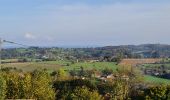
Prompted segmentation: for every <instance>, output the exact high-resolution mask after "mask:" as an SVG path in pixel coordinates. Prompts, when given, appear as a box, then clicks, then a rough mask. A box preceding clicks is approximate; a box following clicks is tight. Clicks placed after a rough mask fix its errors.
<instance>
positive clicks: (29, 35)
mask: <svg viewBox="0 0 170 100" xmlns="http://www.w3.org/2000/svg"><path fill="white" fill-rule="evenodd" d="M25 38H26V39H36V36H35V35H33V34H32V33H26V34H25Z"/></svg>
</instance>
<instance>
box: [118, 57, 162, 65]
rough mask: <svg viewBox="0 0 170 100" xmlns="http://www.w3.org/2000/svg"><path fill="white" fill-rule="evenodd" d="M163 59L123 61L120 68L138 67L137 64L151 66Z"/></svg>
mask: <svg viewBox="0 0 170 100" xmlns="http://www.w3.org/2000/svg"><path fill="white" fill-rule="evenodd" d="M160 61H161V59H159V58H158V59H152V58H149V59H123V60H122V61H121V62H120V63H119V65H120V66H126V65H129V66H136V65H137V64H151V63H156V62H160Z"/></svg>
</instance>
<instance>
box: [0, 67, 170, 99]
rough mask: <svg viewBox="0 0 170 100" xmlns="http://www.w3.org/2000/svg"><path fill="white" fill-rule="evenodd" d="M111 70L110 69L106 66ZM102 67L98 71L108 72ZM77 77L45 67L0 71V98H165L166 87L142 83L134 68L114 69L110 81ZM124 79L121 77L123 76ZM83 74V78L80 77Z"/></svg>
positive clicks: (168, 90) (168, 89)
mask: <svg viewBox="0 0 170 100" xmlns="http://www.w3.org/2000/svg"><path fill="white" fill-rule="evenodd" d="M110 70H111V69H110ZM110 70H108V69H104V70H103V71H102V74H103V75H104V74H107V73H108V72H110ZM84 72H85V71H82V70H81V71H80V73H81V74H79V75H77V77H73V76H72V75H71V74H70V75H68V74H67V72H66V71H64V70H62V69H60V70H58V71H56V73H54V72H53V73H49V72H48V71H47V70H45V69H44V70H35V71H33V72H21V71H19V70H14V69H10V70H2V71H1V72H0V74H1V76H0V100H3V99H37V100H127V99H132V100H169V99H170V86H168V84H167V85H165V84H164V85H158V84H157V85H156V84H148V83H147V84H145V82H144V81H143V77H142V76H140V74H139V73H138V71H135V70H133V71H130V70H128V69H122V68H120V69H118V70H117V71H116V72H114V73H116V75H118V77H115V78H114V80H107V81H103V80H99V79H97V78H95V77H90V76H87V75H86V74H83V73H84ZM125 75H126V76H127V77H128V78H124V76H125ZM83 77H84V78H83Z"/></svg>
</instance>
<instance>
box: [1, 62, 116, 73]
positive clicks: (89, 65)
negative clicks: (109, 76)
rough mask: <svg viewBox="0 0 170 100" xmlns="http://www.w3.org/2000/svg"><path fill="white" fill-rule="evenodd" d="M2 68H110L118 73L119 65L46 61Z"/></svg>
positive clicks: (3, 65) (14, 64) (25, 69)
mask: <svg viewBox="0 0 170 100" xmlns="http://www.w3.org/2000/svg"><path fill="white" fill-rule="evenodd" d="M2 67H13V68H14V67H15V68H17V69H22V70H23V71H33V70H35V69H48V70H51V71H54V70H58V69H60V68H63V69H65V70H72V69H80V67H83V68H84V69H85V70H88V69H93V68H95V69H97V70H103V69H105V68H110V69H113V70H114V71H116V69H117V65H116V64H115V63H112V62H94V63H91V62H79V63H74V64H72V63H71V62H69V61H44V62H25V63H5V64H2Z"/></svg>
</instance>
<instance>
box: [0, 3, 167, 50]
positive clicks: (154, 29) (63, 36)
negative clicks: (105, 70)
mask: <svg viewBox="0 0 170 100" xmlns="http://www.w3.org/2000/svg"><path fill="white" fill-rule="evenodd" d="M0 37H1V38H2V39H6V40H10V41H14V42H17V43H22V44H25V45H29V46H48V47H49V46H56V47H94V46H110V45H127V44H133V45H137V44H146V43H153V44H155V43H161V44H170V39H169V37H170V0H0ZM4 45H5V46H6V45H9V44H4Z"/></svg>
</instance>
